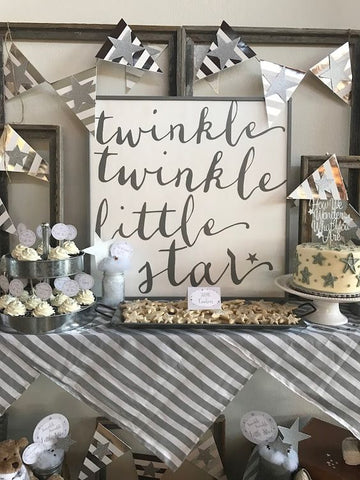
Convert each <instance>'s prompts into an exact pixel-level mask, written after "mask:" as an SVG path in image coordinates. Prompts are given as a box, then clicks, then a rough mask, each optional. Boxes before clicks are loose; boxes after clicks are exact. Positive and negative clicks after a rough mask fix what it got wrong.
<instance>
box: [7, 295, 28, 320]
mask: <svg viewBox="0 0 360 480" xmlns="http://www.w3.org/2000/svg"><path fill="white" fill-rule="evenodd" d="M4 313H5V314H6V315H10V316H11V317H22V316H23V315H25V313H26V308H25V305H24V304H23V303H21V302H20V300H17V299H16V300H13V301H12V302H10V303H8V304H7V305H6V307H5V310H4Z"/></svg>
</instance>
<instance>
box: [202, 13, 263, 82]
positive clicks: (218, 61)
mask: <svg viewBox="0 0 360 480" xmlns="http://www.w3.org/2000/svg"><path fill="white" fill-rule="evenodd" d="M255 55H256V53H255V52H254V51H253V50H252V49H251V48H250V47H249V46H248V45H247V44H246V43H244V41H243V40H241V37H240V35H239V34H238V33H236V32H235V31H234V30H233V29H232V28H231V27H230V25H228V24H227V23H226V22H225V21H223V22H222V24H221V26H220V27H219V29H218V31H217V32H216V40H214V41H213V43H212V44H211V45H210V48H209V50H208V52H207V54H206V56H205V58H204V60H203V62H202V64H201V66H200V68H199V70H198V71H197V73H196V78H198V79H202V78H206V77H208V76H209V75H213V74H214V73H218V72H221V71H222V70H225V69H226V68H230V67H233V66H234V65H236V64H238V63H240V62H242V61H244V60H247V59H248V58H252V57H255Z"/></svg>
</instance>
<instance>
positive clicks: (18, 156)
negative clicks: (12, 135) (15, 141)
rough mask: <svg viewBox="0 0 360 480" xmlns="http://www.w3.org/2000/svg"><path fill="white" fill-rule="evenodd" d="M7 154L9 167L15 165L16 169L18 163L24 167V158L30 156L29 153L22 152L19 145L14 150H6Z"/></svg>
mask: <svg viewBox="0 0 360 480" xmlns="http://www.w3.org/2000/svg"><path fill="white" fill-rule="evenodd" d="M5 153H6V154H7V155H8V156H9V165H14V167H16V164H17V163H18V164H19V165H21V166H22V167H23V166H24V158H26V157H27V156H28V153H27V152H23V151H21V150H20V148H19V147H18V145H16V147H15V148H14V149H13V150H6V151H5Z"/></svg>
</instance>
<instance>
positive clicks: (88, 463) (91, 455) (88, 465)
mask: <svg viewBox="0 0 360 480" xmlns="http://www.w3.org/2000/svg"><path fill="white" fill-rule="evenodd" d="M129 450H130V447H129V446H128V445H126V443H124V442H123V441H121V440H120V439H119V438H118V437H117V436H116V435H114V434H113V433H112V432H111V431H110V430H108V429H107V428H106V427H105V426H104V425H102V424H101V423H100V422H99V423H98V424H97V426H96V430H95V433H94V437H93V439H92V442H91V444H90V447H89V451H88V453H87V455H86V457H85V460H84V463H83V465H82V467H81V470H80V473H79V477H78V478H79V480H85V479H86V478H93V477H94V474H95V473H96V472H98V471H99V470H100V469H101V468H104V467H107V466H108V465H109V464H110V463H111V462H112V461H113V460H114V459H116V458H118V457H120V456H121V455H123V454H124V453H126V452H127V451H129Z"/></svg>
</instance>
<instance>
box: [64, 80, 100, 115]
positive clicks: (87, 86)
mask: <svg viewBox="0 0 360 480" xmlns="http://www.w3.org/2000/svg"><path fill="white" fill-rule="evenodd" d="M93 86H94V84H93V81H92V80H90V82H87V83H84V84H83V85H81V83H79V82H78V81H77V80H76V78H75V77H71V91H70V92H69V93H67V94H66V95H64V96H63V98H64V99H65V100H73V101H74V108H73V110H74V112H79V111H80V109H81V107H82V106H83V105H84V104H85V105H86V106H87V107H88V108H92V107H93V106H94V105H95V101H94V100H93V99H92V98H91V96H90V95H89V93H90V92H91V90H92V89H93Z"/></svg>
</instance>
